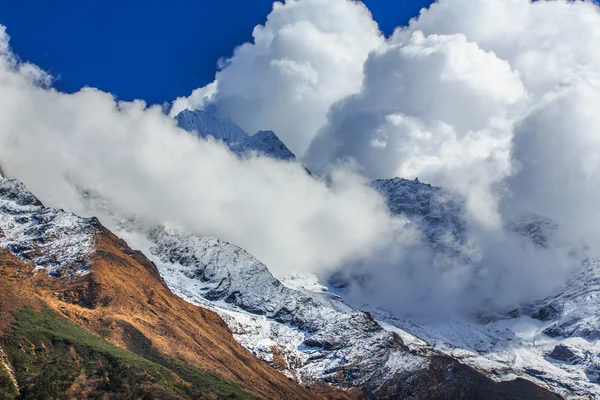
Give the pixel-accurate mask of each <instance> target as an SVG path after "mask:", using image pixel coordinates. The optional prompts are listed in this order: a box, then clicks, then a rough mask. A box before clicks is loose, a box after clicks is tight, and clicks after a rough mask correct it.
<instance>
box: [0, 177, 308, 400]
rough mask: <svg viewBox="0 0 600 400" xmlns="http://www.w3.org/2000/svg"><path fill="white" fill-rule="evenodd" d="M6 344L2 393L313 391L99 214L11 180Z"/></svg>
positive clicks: (3, 237) (1, 336) (1, 295)
mask: <svg viewBox="0 0 600 400" xmlns="http://www.w3.org/2000/svg"><path fill="white" fill-rule="evenodd" d="M0 347H1V348H2V352H1V353H0V356H1V357H0V359H1V360H2V363H1V364H0V386H1V387H2V389H1V392H0V393H3V396H4V397H3V398H17V397H19V398H29V399H38V398H45V397H44V396H46V397H48V398H61V397H63V396H64V397H65V398H67V397H68V398H72V397H78V398H156V399H159V398H160V399H163V398H173V399H176V398H177V399H179V398H182V399H186V398H187V399H197V398H207V399H209V398H225V397H227V398H240V399H241V398H255V397H263V398H281V399H293V398H296V399H309V398H318V396H317V395H316V394H314V393H311V392H310V391H309V390H306V389H304V388H302V387H300V386H298V385H297V384H295V383H293V382H291V381H289V380H288V379H287V378H286V377H285V376H283V375H281V374H280V373H279V372H277V371H275V370H274V369H272V368H271V367H269V366H268V365H267V364H265V363H264V362H262V361H260V360H258V359H257V358H255V357H254V356H252V354H251V353H250V352H248V351H247V350H246V349H244V348H243V347H242V346H241V345H239V344H238V343H237V342H236V341H235V340H234V338H233V337H232V335H231V332H230V330H229V329H228V328H227V326H226V325H225V324H224V323H223V321H222V320H221V318H220V317H219V316H218V315H217V314H215V313H214V312H211V311H208V310H206V309H203V308H200V307H197V306H194V305H191V304H189V303H187V302H185V301H184V300H182V299H180V298H179V297H177V296H176V295H174V294H173V293H172V292H171V291H170V290H169V289H168V288H167V286H166V285H165V283H164V281H163V280H162V278H161V277H160V275H159V273H158V271H157V269H156V267H155V266H154V265H153V264H152V263H151V262H150V261H149V260H148V259H147V258H146V257H145V256H144V255H143V254H141V253H139V252H136V251H133V250H131V248H130V247H129V246H128V245H127V244H126V243H125V242H123V241H122V240H120V239H119V238H117V237H116V236H114V235H113V234H112V233H111V232H109V231H108V230H106V229H105V228H104V227H103V226H102V225H100V223H99V222H98V221H97V220H96V219H83V218H79V217H77V216H75V215H72V214H69V213H66V212H63V211H60V210H52V209H48V208H45V207H43V206H42V205H41V203H40V202H39V201H38V200H37V199H36V198H35V197H34V196H33V195H31V193H29V192H28V191H27V190H26V189H25V187H24V186H23V185H22V184H20V183H19V182H17V181H14V180H8V179H0ZM43 393H46V394H45V395H42V394H43ZM53 393H54V394H53ZM40 396H41V397H40ZM103 396H105V397H103Z"/></svg>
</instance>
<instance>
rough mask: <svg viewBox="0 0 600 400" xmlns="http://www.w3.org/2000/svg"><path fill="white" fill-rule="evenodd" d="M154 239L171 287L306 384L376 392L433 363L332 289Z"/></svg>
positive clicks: (189, 244)
mask: <svg viewBox="0 0 600 400" xmlns="http://www.w3.org/2000/svg"><path fill="white" fill-rule="evenodd" d="M150 239H151V241H152V242H153V245H152V247H151V248H150V250H149V251H150V253H151V254H152V255H153V260H154V262H155V263H156V264H157V266H158V268H159V271H160V272H161V275H162V276H163V278H164V279H165V281H166V282H167V284H168V285H169V287H170V288H171V290H173V291H174V292H175V293H177V294H179V295H180V296H182V297H183V298H185V299H187V300H189V301H191V302H193V303H196V304H201V305H203V306H208V307H211V308H212V309H214V310H216V311H217V312H219V314H221V316H222V317H223V319H224V320H225V321H226V322H227V323H228V325H229V326H230V328H231V329H232V330H233V332H234V334H235V336H236V338H237V340H238V341H240V343H242V344H243V345H244V346H245V347H247V348H248V349H250V350H251V351H252V352H253V353H254V354H256V355H258V356H259V357H261V358H263V359H264V360H266V361H269V362H271V363H277V362H279V363H280V364H281V365H280V367H283V369H285V370H287V373H288V374H289V375H290V376H294V377H295V378H297V379H298V380H300V381H308V382H318V381H324V382H327V383H332V384H336V385H341V386H347V387H349V386H361V387H368V388H369V389H370V390H372V391H374V390H376V389H377V387H378V386H380V385H382V384H383V382H385V381H389V380H394V379H398V380H399V381H401V378H402V376H404V375H406V374H408V373H410V372H412V371H415V370H423V369H425V368H427V366H428V360H427V358H425V357H422V356H419V355H416V354H412V353H411V352H409V351H408V350H407V348H406V347H405V346H404V344H403V343H402V340H401V339H400V338H399V337H398V336H397V335H395V334H394V333H391V332H389V331H386V330H384V329H383V328H381V326H380V325H378V324H377V323H376V322H375V321H374V320H373V319H372V318H371V317H370V315H368V314H366V313H363V312H360V311H358V310H355V309H353V308H351V307H348V306H347V305H345V304H344V303H343V302H341V301H340V300H339V299H338V298H337V297H336V296H335V295H332V294H330V293H328V292H324V293H315V292H310V293H308V292H306V291H299V290H294V289H291V288H288V287H286V286H285V285H283V284H282V283H281V282H280V281H279V280H277V279H275V278H274V277H273V275H272V274H271V273H270V272H269V270H268V269H267V267H266V266H265V265H264V264H262V263H261V262H259V261H258V260H256V259H255V258H254V257H253V256H252V255H250V254H248V253H247V252H246V251H244V250H243V249H241V248H239V247H237V246H235V245H232V244H229V243H225V242H222V241H219V240H217V239H214V238H198V237H195V236H192V235H187V234H183V233H180V232H176V231H172V230H171V231H169V230H164V229H156V230H154V231H153V233H152V234H151V235H150Z"/></svg>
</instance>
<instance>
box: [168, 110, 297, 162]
mask: <svg viewBox="0 0 600 400" xmlns="http://www.w3.org/2000/svg"><path fill="white" fill-rule="evenodd" d="M175 119H176V120H177V124H178V125H179V127H180V128H183V129H185V130H186V131H188V132H195V133H196V134H198V135H199V136H200V137H203V138H205V137H207V136H212V137H214V138H215V139H217V140H221V141H223V142H224V143H225V144H227V146H229V148H230V149H231V151H233V152H234V153H236V154H238V155H245V154H248V153H251V152H258V153H261V154H265V155H267V156H269V157H272V158H276V159H278V160H286V161H291V160H296V156H295V155H294V153H292V152H291V151H290V150H289V149H288V148H287V147H286V145H285V144H284V143H283V142H282V141H281V140H280V139H279V138H278V137H277V135H276V134H275V133H274V132H273V131H259V132H257V133H256V134H254V135H252V136H251V135H249V134H248V133H246V132H244V130H243V129H242V128H240V127H239V126H237V125H236V124H235V123H233V121H231V120H230V119H229V118H227V117H226V116H223V115H221V114H220V113H219V111H218V109H217V108H216V107H215V106H213V105H208V106H207V107H206V108H205V109H204V110H188V109H186V110H183V111H182V112H180V113H179V114H178V115H177V116H176V117H175Z"/></svg>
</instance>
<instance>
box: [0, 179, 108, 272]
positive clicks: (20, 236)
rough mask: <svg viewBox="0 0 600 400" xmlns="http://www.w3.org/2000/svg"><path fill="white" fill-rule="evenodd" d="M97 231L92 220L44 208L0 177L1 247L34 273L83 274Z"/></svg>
mask: <svg viewBox="0 0 600 400" xmlns="http://www.w3.org/2000/svg"><path fill="white" fill-rule="evenodd" d="M97 232H99V226H98V222H97V220H96V219H95V218H89V219H85V218H80V217H77V216H75V215H73V214H71V213H67V212H64V211H62V210H54V209H50V208H44V207H43V205H42V203H40V201H39V200H38V199H37V198H35V196H33V195H32V194H31V193H30V192H29V191H28V190H27V189H26V188H25V186H24V185H23V184H22V183H21V182H19V181H16V180H13V179H7V178H2V177H1V176H0V247H1V248H5V249H7V250H9V251H10V252H11V253H12V254H14V255H16V256H17V257H19V258H21V259H23V260H28V261H32V262H33V263H34V265H35V266H36V269H37V270H45V271H46V272H47V273H48V274H49V275H50V276H53V277H62V276H71V275H73V274H77V275H81V274H86V273H87V272H88V265H87V260H88V258H89V254H90V252H92V251H93V249H94V235H95V234H96V233H97Z"/></svg>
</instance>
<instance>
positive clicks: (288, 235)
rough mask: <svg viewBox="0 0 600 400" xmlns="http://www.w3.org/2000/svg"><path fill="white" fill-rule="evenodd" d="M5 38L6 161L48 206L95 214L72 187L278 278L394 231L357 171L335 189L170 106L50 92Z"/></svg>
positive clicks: (354, 254) (1, 65) (0, 129)
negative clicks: (178, 120) (227, 139)
mask: <svg viewBox="0 0 600 400" xmlns="http://www.w3.org/2000/svg"><path fill="white" fill-rule="evenodd" d="M0 32H1V33H2V35H1V36H0V49H3V50H2V53H1V54H0V160H1V161H2V162H1V163H2V166H3V168H4V170H5V172H6V173H7V174H8V175H9V176H12V177H16V178H18V179H20V180H22V181H23V182H24V183H25V184H26V185H27V186H28V187H29V188H30V189H31V190H32V191H33V193H35V194H36V195H38V196H39V197H40V199H41V200H42V201H43V202H44V203H45V204H47V205H50V206H55V207H62V208H66V209H69V210H71V211H74V212H77V213H85V212H86V210H85V207H84V206H83V205H82V204H81V199H80V196H79V194H78V193H77V192H76V191H75V189H74V187H73V186H72V184H71V183H69V182H68V181H67V180H66V177H68V178H69V179H70V180H71V181H73V180H74V181H75V182H77V183H79V184H82V185H83V186H84V187H85V188H86V189H90V190H94V191H96V192H98V193H100V194H101V195H102V196H104V197H105V198H106V199H107V200H108V201H109V202H110V203H112V204H114V205H115V206H116V207H117V208H118V209H119V210H121V211H122V212H124V213H125V214H126V215H134V216H137V217H138V218H141V219H143V220H145V221H149V222H151V223H168V224H173V225H176V226H180V227H183V228H186V229H189V230H192V231H194V232H196V233H198V234H200V235H210V236H217V237H219V238H221V239H224V240H227V241H230V242H233V243H236V244H238V245H240V246H242V247H244V248H246V249H247V250H248V251H250V252H251V253H253V254H255V255H256V256H257V257H258V258H259V259H261V260H262V261H264V262H266V263H267V264H268V265H269V267H270V268H271V269H272V270H273V271H274V272H279V273H281V272H285V271H293V270H300V271H314V270H322V269H327V268H333V267H337V266H339V265H341V264H342V263H344V262H347V261H350V260H352V259H356V258H361V257H365V256H367V255H368V254H369V253H370V252H372V251H373V250H374V249H375V248H376V247H377V246H378V245H379V244H380V243H382V241H385V240H386V238H387V237H390V234H391V233H392V232H393V230H394V229H395V227H394V226H393V224H394V222H393V221H392V220H391V218H390V217H389V215H388V213H387V210H386V209H385V206H384V204H383V201H382V199H381V198H380V197H379V196H378V195H377V193H376V192H375V191H373V190H372V189H370V188H368V187H367V186H366V185H365V181H364V180H363V178H361V177H360V176H358V175H356V174H354V173H352V172H351V171H350V170H349V169H343V168H339V169H337V170H335V172H334V173H333V175H332V180H331V183H330V184H329V185H328V184H326V183H325V182H322V181H318V180H316V179H314V178H312V177H310V176H309V175H308V174H307V173H306V172H305V170H304V169H303V168H302V167H301V166H300V165H299V164H297V163H284V162H278V161H275V160H272V159H269V158H265V157H252V158H248V159H243V160H241V159H239V158H237V157H236V156H235V155H233V154H232V153H231V152H230V151H229V150H228V149H227V148H226V147H225V146H224V145H222V144H220V143H217V142H215V141H213V140H200V139H198V138H197V137H195V136H193V135H191V134H189V133H187V132H185V131H183V130H181V129H179V128H177V127H176V126H175V121H174V120H173V119H172V118H170V117H168V116H166V115H164V113H163V111H162V110H161V109H160V107H156V106H155V107H150V108H148V107H146V105H145V103H144V102H142V101H134V102H117V101H115V99H114V98H113V96H112V95H110V94H108V93H104V92H102V91H100V90H97V89H92V88H85V89H83V90H81V91H79V92H77V93H74V94H65V93H61V92H58V91H56V90H55V89H52V88H47V87H45V86H44V85H42V83H43V84H46V83H47V82H48V78H47V75H46V74H44V73H43V72H42V71H40V70H39V69H38V68H36V67H34V66H33V65H29V64H22V63H19V62H18V61H17V60H16V59H15V57H14V56H13V54H12V53H11V52H10V50H9V47H8V37H7V36H6V34H5V32H4V30H3V29H2V30H0ZM103 221H104V222H105V223H108V224H111V221H110V220H107V219H104V220H103Z"/></svg>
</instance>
